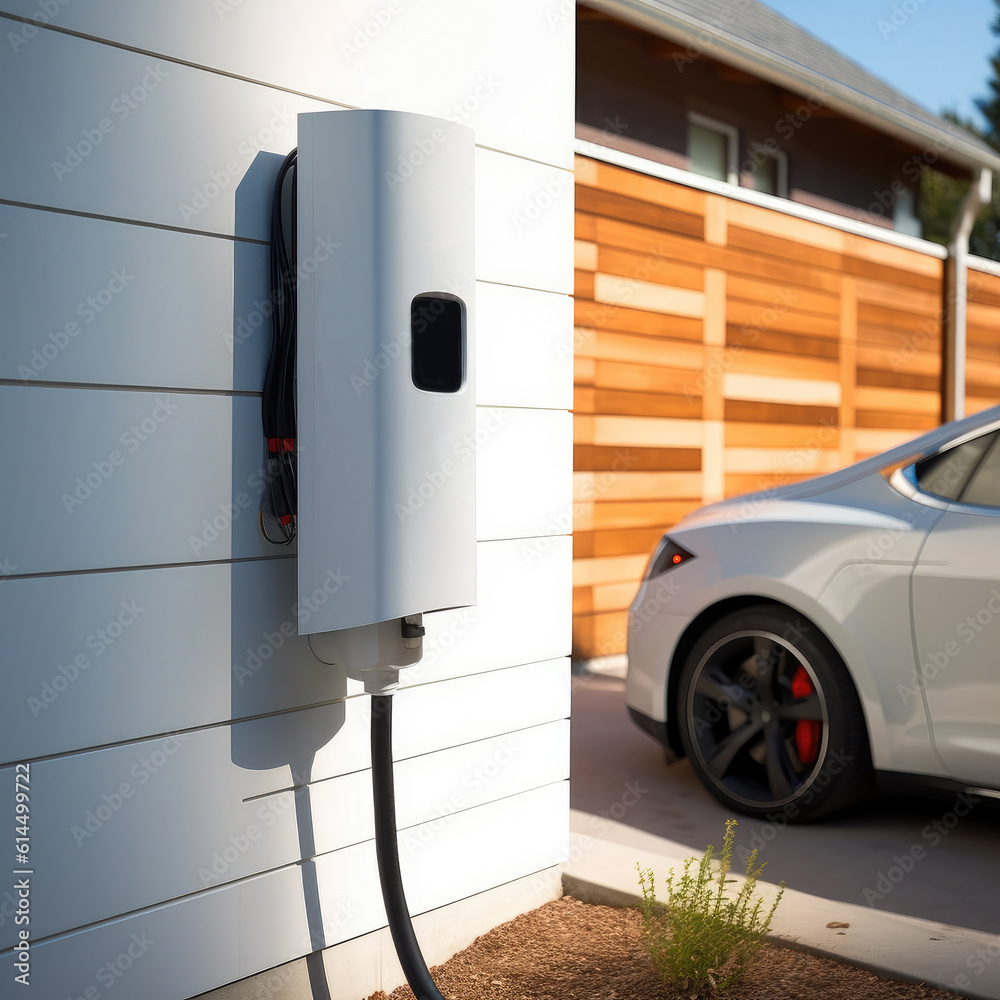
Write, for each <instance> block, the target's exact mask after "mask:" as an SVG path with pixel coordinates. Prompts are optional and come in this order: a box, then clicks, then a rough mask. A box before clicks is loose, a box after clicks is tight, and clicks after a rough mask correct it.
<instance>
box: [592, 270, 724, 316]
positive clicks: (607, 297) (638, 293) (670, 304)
mask: <svg viewBox="0 0 1000 1000" xmlns="http://www.w3.org/2000/svg"><path fill="white" fill-rule="evenodd" d="M594 300H595V301H596V302H603V303H606V304H608V305H620V306H632V307H633V308H636V309H645V310H651V311H653V312H660V313H666V314H668V315H672V316H687V317H688V318H690V319H700V318H701V317H703V316H704V315H705V296H704V293H702V292H696V291H692V290H691V289H689V288H672V287H669V286H667V285H659V284H655V283H654V282H651V281H638V280H635V279H631V278H617V277H615V276H613V275H610V274H596V275H595V276H594Z"/></svg>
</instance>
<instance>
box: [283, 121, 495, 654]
mask: <svg viewBox="0 0 1000 1000" xmlns="http://www.w3.org/2000/svg"><path fill="white" fill-rule="evenodd" d="M474 149H475V145H474V135H473V132H472V130H471V129H469V128H466V127H465V126H462V125H457V124H455V123H453V122H449V121H446V120H443V119H439V118H432V117H428V116H426V115H417V114H409V113H406V112H399V111H368V110H359V111H346V110H345V111H322V112H317V113H311V114H300V115H299V118H298V161H297V167H296V169H297V193H296V198H297V208H296V214H295V219H296V226H297V239H296V247H297V266H296V274H297V348H296V370H297V388H296V393H297V395H296V420H297V427H298V441H297V452H298V456H297V457H298V517H297V535H298V588H299V594H300V595H310V594H312V593H314V592H315V591H316V590H317V589H322V588H323V587H324V585H327V586H328V585H329V581H330V580H331V579H334V578H336V579H338V580H339V581H342V583H340V585H339V586H338V589H337V590H336V593H335V594H334V595H333V596H332V598H331V599H330V600H328V601H326V603H325V604H323V605H322V607H319V608H318V609H317V610H316V611H315V613H312V614H310V615H309V616H308V618H306V617H303V618H301V619H300V621H299V626H298V631H299V634H300V635H311V636H312V637H313V638H312V640H311V641H312V644H313V648H314V651H316V652H317V655H319V656H320V657H321V658H322V659H324V660H328V661H329V662H340V663H345V662H346V663H348V665H349V666H354V667H356V668H363V667H364V666H365V665H366V664H367V665H369V666H372V667H374V666H376V665H377V663H382V664H384V663H387V662H392V663H394V664H395V665H397V666H402V665H405V663H406V662H414V660H413V657H414V656H416V658H419V652H416V653H414V651H413V646H412V645H410V646H402V645H400V644H399V643H396V642H395V641H394V639H393V636H395V637H398V635H399V631H400V630H399V627H398V625H397V626H396V631H395V633H391V632H390V631H389V630H387V629H386V628H383V629H381V633H380V630H379V629H378V628H376V627H375V626H377V623H380V622H381V623H388V622H392V621H398V620H400V619H407V618H413V617H414V616H417V615H420V614H422V613H424V612H428V611H435V610H439V609H445V608H456V607H465V606H468V605H472V604H475V601H476V518H475V489H476V474H475V473H476V470H475V451H474V448H470V447H469V446H468V444H467V443H466V442H468V441H469V440H474V437H475V416H476V414H475V387H474V358H473V343H474V338H473V335H472V331H473V322H474V320H473V307H474V286H475V269H474V228H473V210H474V203H473V202H474ZM331 244H334V247H333V249H332V250H329V249H326V248H329V247H330V245H331ZM361 627H367V628H364V630H363V631H360V632H357V633H354V634H351V635H347V634H340V635H331V636H324V637H322V638H321V637H320V636H318V635H316V633H330V632H334V631H338V632H340V631H341V630H347V629H360V628H361ZM404 632H405V629H404ZM420 634H422V629H421V630H420ZM380 643H381V647H382V649H381V653H379V647H380ZM387 644H388V645H389V646H393V645H395V646H397V647H398V648H396V649H390V648H387ZM348 647H350V649H348ZM324 650H325V652H324ZM366 650H367V652H366ZM400 657H402V658H403V662H400ZM407 657H409V659H407ZM351 661H353V662H351Z"/></svg>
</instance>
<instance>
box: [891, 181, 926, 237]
mask: <svg viewBox="0 0 1000 1000" xmlns="http://www.w3.org/2000/svg"><path fill="white" fill-rule="evenodd" d="M898 184H899V182H898V181H897V182H895V183H894V184H893V190H894V191H895V190H896V186H897V185H898ZM892 228H893V229H895V230H896V232H897V233H906V235H907V236H921V235H922V234H923V231H922V229H921V226H920V218H919V217H918V216H917V199H916V196H915V195H914V193H913V189H912V188H908V187H900V189H899V193H898V194H897V195H896V200H895V201H894V202H893V205H892Z"/></svg>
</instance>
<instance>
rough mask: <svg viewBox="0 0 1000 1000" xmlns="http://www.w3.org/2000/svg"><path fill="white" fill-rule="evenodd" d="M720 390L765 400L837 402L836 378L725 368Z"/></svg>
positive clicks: (837, 387) (817, 402)
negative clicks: (794, 376) (753, 373)
mask: <svg viewBox="0 0 1000 1000" xmlns="http://www.w3.org/2000/svg"><path fill="white" fill-rule="evenodd" d="M722 391H723V394H724V395H725V396H726V397H727V398H728V399H747V400H760V401H761V402H765V403H797V404H814V405H815V404H818V405H823V406H838V405H839V404H840V396H841V387H840V383H839V382H832V381H822V380H820V379H804V378H781V377H778V376H768V375H744V374H740V373H739V372H726V374H725V375H723V377H722Z"/></svg>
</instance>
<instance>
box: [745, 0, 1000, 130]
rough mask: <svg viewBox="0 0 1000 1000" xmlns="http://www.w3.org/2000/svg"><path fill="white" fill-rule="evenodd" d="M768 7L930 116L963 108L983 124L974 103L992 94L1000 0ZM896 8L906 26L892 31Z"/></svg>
mask: <svg viewBox="0 0 1000 1000" xmlns="http://www.w3.org/2000/svg"><path fill="white" fill-rule="evenodd" d="M764 2H765V3H766V4H767V5H768V6H769V7H773V8H774V9H775V10H776V11H778V12H779V13H780V14H783V15H784V16H785V17H787V18H788V19H789V20H790V21H794V22H795V23H796V24H799V25H801V26H802V27H803V28H805V29H807V30H808V31H811V32H812V33H813V34H814V35H816V36H817V37H819V38H821V39H822V40H823V41H824V42H827V43H828V44H829V45H832V46H833V47H834V48H837V49H839V50H840V51H841V52H843V53H844V55H847V56H850V58H851V59H853V60H854V61H855V62H857V63H860V64H861V65H862V66H864V67H865V69H867V70H869V71H870V72H872V73H875V74H876V75H877V76H880V77H882V79H883V80H886V81H887V82H889V83H891V84H892V85H893V86H894V87H895V88H896V89H897V90H900V91H902V92H903V93H904V94H906V95H907V96H908V97H911V98H913V100H915V101H917V102H919V103H920V104H923V105H924V106H925V107H926V108H929V109H930V110H931V111H935V112H939V113H940V112H941V111H943V110H944V109H945V108H956V109H957V110H958V111H959V113H960V114H962V115H964V116H966V117H970V118H973V120H974V121H976V123H977V124H982V118H981V116H980V115H979V112H978V111H977V109H976V106H975V105H974V104H973V100H972V99H973V98H974V97H979V96H984V95H985V94H986V81H987V80H988V78H989V76H990V68H989V62H988V59H989V56H990V55H991V54H992V53H993V52H994V51H995V50H996V49H998V48H1000V38H997V37H996V36H995V35H992V34H991V33H990V30H989V26H990V23H991V21H992V19H993V17H994V15H995V13H996V12H997V10H998V8H997V5H996V4H995V3H994V2H993V0H764ZM894 8H896V14H895V20H896V22H897V24H898V25H899V27H898V29H897V30H889V27H891V26H892V25H893V21H892V19H893V9H894ZM907 11H912V13H909V14H907V13H906V12H907ZM880 21H881V22H884V23H883V24H882V25H881V26H880V24H879V22H880Z"/></svg>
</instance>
